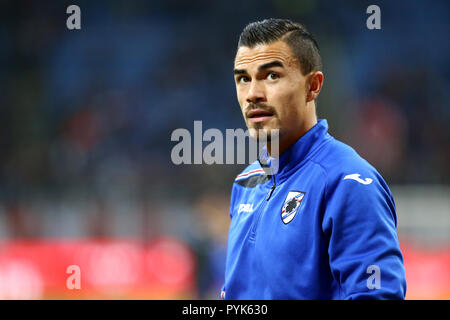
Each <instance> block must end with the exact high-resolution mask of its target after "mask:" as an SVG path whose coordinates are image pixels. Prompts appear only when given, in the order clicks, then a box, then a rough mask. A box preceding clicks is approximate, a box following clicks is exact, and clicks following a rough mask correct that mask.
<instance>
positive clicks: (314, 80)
mask: <svg viewBox="0 0 450 320" xmlns="http://www.w3.org/2000/svg"><path fill="white" fill-rule="evenodd" d="M307 84H308V86H307V90H308V91H307V94H306V102H310V101H312V100H314V99H316V98H317V96H318V95H319V93H320V90H322V85H323V73H322V72H321V71H312V72H311V73H310V74H309V75H308V80H307Z"/></svg>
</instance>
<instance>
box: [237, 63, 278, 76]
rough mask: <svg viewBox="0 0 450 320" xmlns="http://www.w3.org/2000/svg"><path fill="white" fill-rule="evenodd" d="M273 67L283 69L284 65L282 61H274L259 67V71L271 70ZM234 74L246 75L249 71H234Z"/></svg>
mask: <svg viewBox="0 0 450 320" xmlns="http://www.w3.org/2000/svg"><path fill="white" fill-rule="evenodd" d="M273 67H281V68H283V67H284V66H283V64H282V63H281V62H280V61H278V60H275V61H272V62H269V63H265V64H262V65H260V66H259V67H258V71H262V70H266V69H270V68H273ZM233 73H234V74H246V73H247V70H245V69H234V70H233Z"/></svg>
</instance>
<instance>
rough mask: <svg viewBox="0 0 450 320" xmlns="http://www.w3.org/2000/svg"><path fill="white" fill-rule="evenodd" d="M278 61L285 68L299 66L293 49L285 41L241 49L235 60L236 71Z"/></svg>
mask: <svg viewBox="0 0 450 320" xmlns="http://www.w3.org/2000/svg"><path fill="white" fill-rule="evenodd" d="M274 60H278V61H280V62H281V63H283V65H285V66H297V65H298V61H297V59H296V58H295V56H294V55H293V53H292V50H291V48H290V47H289V45H288V44H287V43H285V42H284V41H276V42H273V43H269V44H258V45H256V46H254V47H252V48H250V47H245V46H242V47H239V49H238V51H237V53H236V57H235V59H234V67H235V68H236V69H247V68H250V67H252V66H258V65H261V64H265V63H268V62H272V61H274Z"/></svg>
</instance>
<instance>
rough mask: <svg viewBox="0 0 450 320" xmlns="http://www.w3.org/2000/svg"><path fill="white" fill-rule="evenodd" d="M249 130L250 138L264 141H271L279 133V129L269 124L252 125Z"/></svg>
mask: <svg viewBox="0 0 450 320" xmlns="http://www.w3.org/2000/svg"><path fill="white" fill-rule="evenodd" d="M248 131H249V135H250V138H252V139H255V140H262V141H271V139H272V138H274V137H275V136H276V137H278V135H279V129H277V128H272V127H269V126H261V127H259V126H258V127H250V128H248Z"/></svg>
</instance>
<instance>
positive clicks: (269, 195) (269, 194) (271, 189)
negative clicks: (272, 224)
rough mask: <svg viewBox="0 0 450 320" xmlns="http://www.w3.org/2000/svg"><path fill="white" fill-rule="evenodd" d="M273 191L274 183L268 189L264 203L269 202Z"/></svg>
mask: <svg viewBox="0 0 450 320" xmlns="http://www.w3.org/2000/svg"><path fill="white" fill-rule="evenodd" d="M273 190H275V182H274V183H273V185H272V187H270V191H269V193H268V194H267V197H266V201H269V199H270V197H271V196H272V193H273Z"/></svg>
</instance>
